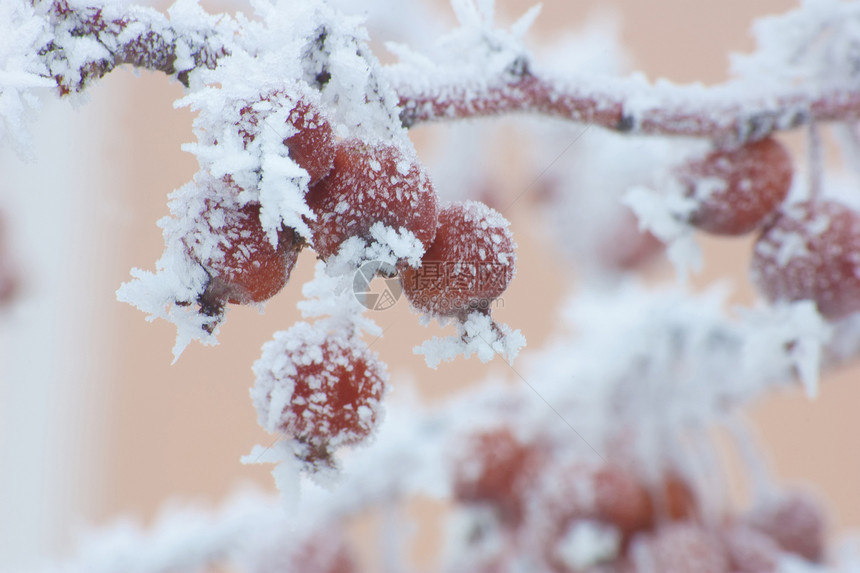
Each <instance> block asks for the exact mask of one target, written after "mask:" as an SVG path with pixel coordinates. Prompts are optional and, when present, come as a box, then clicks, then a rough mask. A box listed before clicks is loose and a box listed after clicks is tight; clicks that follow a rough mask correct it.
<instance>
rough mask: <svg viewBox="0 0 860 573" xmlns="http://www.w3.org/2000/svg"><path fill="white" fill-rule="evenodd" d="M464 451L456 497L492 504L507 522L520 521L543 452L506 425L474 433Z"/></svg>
mask: <svg viewBox="0 0 860 573" xmlns="http://www.w3.org/2000/svg"><path fill="white" fill-rule="evenodd" d="M463 453H464V455H463V456H462V458H461V459H459V460H457V466H456V468H455V475H454V496H455V497H456V498H457V499H458V500H460V501H463V502H467V503H489V504H491V505H493V506H494V507H495V508H496V509H497V510H498V512H499V516H500V517H501V519H502V520H503V521H506V522H509V523H519V522H520V520H521V518H522V513H523V504H524V502H525V501H524V496H525V494H526V493H527V492H528V491H529V489H530V488H531V486H532V483H533V481H534V480H535V478H536V474H537V471H538V469H539V466H540V465H541V459H542V454H541V452H540V451H538V449H537V448H536V447H535V446H534V445H533V444H526V443H523V442H521V441H520V440H518V439H517V438H516V437H514V435H513V434H511V432H510V431H509V430H507V429H504V428H502V429H499V430H494V431H489V432H483V433H480V434H477V435H473V436H470V437H469V438H467V440H466V447H465V449H464V451H463Z"/></svg>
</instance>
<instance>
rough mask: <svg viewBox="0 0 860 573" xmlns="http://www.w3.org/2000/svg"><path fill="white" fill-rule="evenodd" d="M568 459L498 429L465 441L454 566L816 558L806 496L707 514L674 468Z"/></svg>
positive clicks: (814, 520)
mask: <svg viewBox="0 0 860 573" xmlns="http://www.w3.org/2000/svg"><path fill="white" fill-rule="evenodd" d="M564 458H565V456H564V453H563V452H560V451H559V447H558V446H557V445H555V446H554V445H553V444H552V443H550V442H549V441H543V440H541V439H528V440H524V439H521V438H520V437H517V436H516V435H515V434H514V433H513V432H511V431H510V430H509V429H507V428H504V427H502V428H498V429H492V430H485V431H477V432H475V433H473V434H471V435H469V436H467V437H466V438H465V439H464V442H463V445H462V447H461V449H460V459H457V460H455V464H456V465H455V470H454V473H455V475H454V499H455V501H457V502H458V503H459V504H461V505H462V506H463V507H464V508H465V509H466V510H467V511H469V512H471V513H472V514H473V515H474V516H475V522H474V523H475V530H474V531H473V532H472V534H471V535H470V536H468V539H469V541H468V544H470V545H471V547H467V551H464V552H463V555H464V556H465V557H464V558H465V559H466V560H467V561H468V563H463V564H462V565H464V567H463V568H462V570H470V571H487V572H489V571H508V570H513V565H512V564H513V563H516V562H519V563H522V562H524V561H523V559H524V556H529V557H528V562H530V563H532V564H533V565H534V564H540V566H539V567H538V566H536V565H535V566H536V570H537V569H540V570H544V571H553V572H558V573H579V572H591V573H597V572H609V571H613V572H623V573H635V572H638V571H677V572H678V573H686V572H690V573H693V572H697V573H699V572H707V573H729V572H731V573H746V572H749V573H752V572H757V573H762V572H765V571H776V570H777V564H778V562H779V560H780V559H782V558H783V556H785V555H786V554H787V555H790V556H793V558H798V559H803V560H806V561H810V562H819V561H820V560H821V559H822V557H823V548H824V542H825V526H824V518H823V515H822V512H821V510H820V509H819V508H818V507H817V506H816V505H815V504H814V503H813V502H812V501H810V500H809V499H808V498H807V497H805V496H803V495H800V494H797V493H793V492H791V493H782V494H779V495H778V496H776V497H774V498H773V499H769V500H766V501H763V502H761V503H760V504H758V505H754V506H753V508H752V509H750V510H749V511H747V512H746V513H743V514H741V515H724V516H718V517H716V518H714V517H713V516H706V515H705V514H704V510H703V508H702V507H701V506H700V503H699V501H698V496H697V495H696V493H695V492H694V488H693V487H691V482H690V480H689V479H688V478H686V477H685V476H684V475H683V474H682V472H680V471H678V470H676V469H672V468H668V469H664V470H663V471H659V472H649V473H648V474H647V475H643V472H641V471H638V470H637V467H638V465H637V464H634V463H626V462H624V461H620V458H619V459H608V460H599V461H597V460H596V461H595V462H594V463H587V462H584V461H583V459H582V458H581V457H579V458H577V459H576V460H574V461H569V460H568V461H565V459H564ZM640 465H641V464H640ZM652 474H656V475H652ZM500 539H501V540H503V542H501V543H500V542H499V540H500ZM582 547H588V548H589V549H588V550H587V551H583V550H582ZM468 549H471V551H469V550H468ZM457 570H460V569H457Z"/></svg>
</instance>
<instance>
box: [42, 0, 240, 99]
mask: <svg viewBox="0 0 860 573" xmlns="http://www.w3.org/2000/svg"><path fill="white" fill-rule="evenodd" d="M34 8H35V9H36V11H37V12H42V13H43V14H44V16H45V17H46V19H47V21H48V23H49V28H48V29H49V34H48V35H47V37H45V38H42V39H43V41H44V43H42V44H41V45H40V46H37V47H36V48H37V51H38V52H37V53H38V55H39V57H40V59H41V60H42V61H43V63H44V70H42V72H41V75H43V76H45V77H50V78H53V79H54V80H55V81H56V84H57V86H58V87H59V89H60V94H61V95H68V94H70V93H75V92H80V91H82V90H83V89H84V88H86V87H87V85H89V84H91V83H92V82H94V81H96V80H98V79H99V78H101V77H103V76H105V75H106V74H108V73H110V72H111V71H112V70H114V69H115V68H116V67H118V66H121V65H123V64H129V65H132V66H134V67H136V68H142V69H146V70H152V71H160V72H164V73H165V74H167V75H169V76H173V77H175V78H176V79H177V80H179V82H181V83H182V84H183V85H185V86H186V87H187V86H188V84H189V74H190V73H191V72H192V71H194V70H196V69H199V68H208V69H213V68H214V67H215V65H216V62H217V61H218V58H221V57H223V56H226V55H228V54H229V53H230V51H231V50H230V47H229V35H228V31H229V30H228V28H229V27H230V25H231V21H230V20H229V19H228V18H226V17H223V16H222V17H218V18H216V17H213V16H210V15H207V14H205V12H203V11H202V9H200V8H199V6H197V4H196V3H177V4H176V5H174V6H173V8H172V9H171V11H170V19H168V18H167V17H166V16H164V15H163V14H161V13H160V12H158V11H156V10H153V9H151V8H144V7H140V6H121V5H116V4H112V3H104V4H83V3H81V4H78V3H76V2H74V1H69V0H53V1H51V2H36V3H35V5H34Z"/></svg>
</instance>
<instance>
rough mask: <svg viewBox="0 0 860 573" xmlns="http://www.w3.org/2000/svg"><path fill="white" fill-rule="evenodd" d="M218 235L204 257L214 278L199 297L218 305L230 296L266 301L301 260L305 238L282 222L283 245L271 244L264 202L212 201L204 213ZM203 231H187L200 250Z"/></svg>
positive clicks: (204, 303)
mask: <svg viewBox="0 0 860 573" xmlns="http://www.w3.org/2000/svg"><path fill="white" fill-rule="evenodd" d="M204 216H205V217H206V219H207V221H206V222H207V225H208V227H209V231H210V232H211V237H214V239H215V246H214V248H212V249H211V250H210V251H209V254H208V256H207V257H205V258H204V259H202V260H200V263H201V264H202V265H203V266H204V268H205V269H206V271H207V272H208V273H209V277H210V278H209V283H208V284H207V286H206V290H205V291H204V293H203V295H202V296H201V298H200V304H201V305H202V306H203V307H204V309H206V308H207V307H211V308H213V309H217V308H218V307H219V306H223V304H224V303H225V302H228V303H230V304H251V303H257V302H263V301H266V300H268V299H270V298H271V297H273V296H274V295H276V294H277V293H278V291H280V290H281V289H282V288H283V287H284V285H285V284H287V281H288V280H289V278H290V272H291V271H292V269H293V266H294V265H295V264H296V259H297V258H298V254H299V250H300V248H301V242H300V239H299V237H298V236H297V235H296V234H295V232H294V231H293V230H292V229H290V228H288V227H283V228H281V230H280V231H279V232H278V245H277V247H275V246H272V243H271V241H270V240H269V237H268V236H267V235H266V233H265V231H263V227H262V225H261V224H260V205H259V204H258V203H249V204H247V205H245V206H243V207H238V208H227V207H223V206H221V205H213V206H211V207H210V209H209V211H208V212H207V213H206V214H205V215H204ZM202 239H203V238H202V237H199V236H189V237H186V239H185V243H186V246H187V247H188V248H189V249H190V250H191V252H192V253H199V251H202V248H200V246H201V243H208V241H204V240H202Z"/></svg>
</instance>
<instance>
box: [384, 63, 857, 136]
mask: <svg viewBox="0 0 860 573" xmlns="http://www.w3.org/2000/svg"><path fill="white" fill-rule="evenodd" d="M394 80H395V86H396V89H397V92H398V94H399V95H400V105H401V107H402V109H403V111H402V113H401V119H402V120H403V124H404V125H405V126H407V127H412V126H415V125H417V124H420V123H425V122H429V121H438V120H453V119H463V118H468V117H478V116H491V115H503V114H509V113H532V114H542V115H547V116H552V117H558V118H562V119H569V120H572V121H575V122H579V123H590V124H596V125H600V126H601V127H605V128H607V129H611V130H614V131H618V132H624V133H638V134H649V135H654V134H661V135H686V136H697V137H708V138H711V139H715V140H721V141H746V140H750V139H759V138H762V137H765V136H767V135H768V134H770V133H773V132H774V131H779V130H785V129H793V128H796V127H799V126H801V125H807V124H809V123H812V122H820V121H836V120H840V121H848V120H856V119H858V118H860V91H858V90H857V89H848V88H843V89H835V88H834V89H832V90H822V91H818V90H809V89H803V90H800V89H794V90H790V91H783V92H781V93H771V94H764V93H761V94H755V95H751V92H750V91H749V90H745V89H739V88H740V86H739V85H737V84H736V83H731V84H726V85H724V86H718V87H712V88H704V87H702V86H699V85H693V86H676V85H671V84H666V83H658V84H649V83H647V82H646V81H645V80H643V79H642V78H638V77H634V78H630V79H607V78H585V77H583V78H580V79H577V80H562V79H558V78H550V77H547V76H541V75H535V74H533V73H527V74H525V75H524V76H523V77H508V78H505V77H500V78H497V80H496V81H489V82H483V81H481V82H476V81H475V80H474V78H473V77H466V76H464V77H462V78H452V79H449V80H447V81H443V82H438V81H428V82H426V83H423V84H419V83H417V82H410V81H405V80H402V79H401V80H400V81H399V82H398V78H397V77H396V76H395V78H394ZM752 93H754V92H752Z"/></svg>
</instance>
